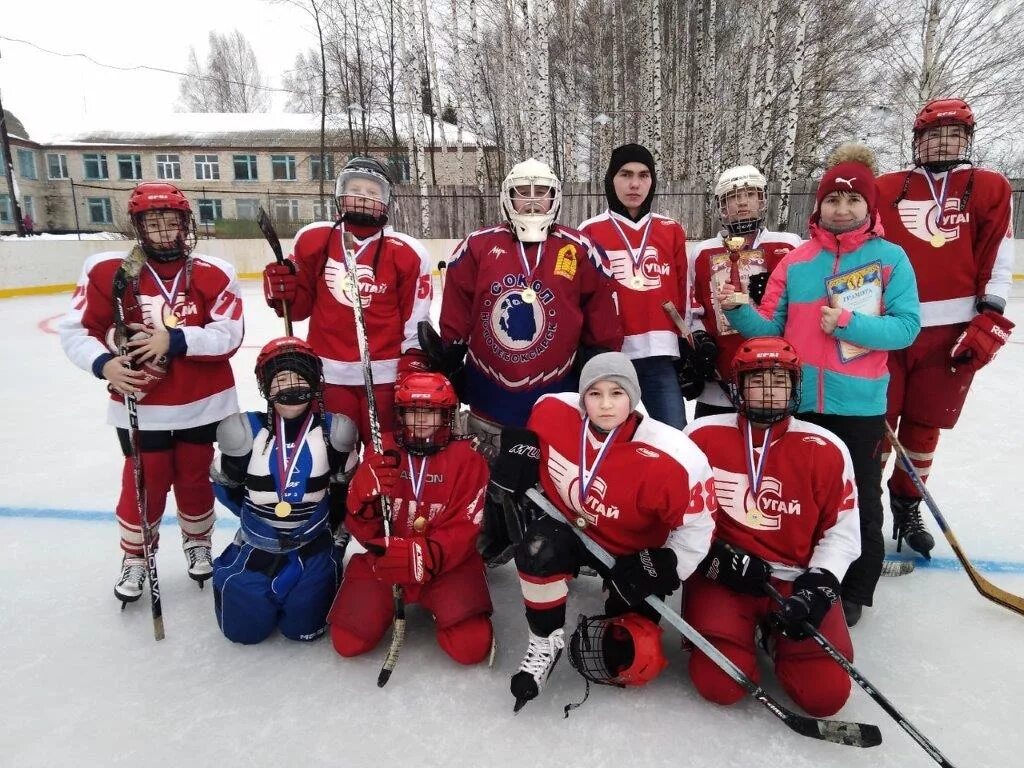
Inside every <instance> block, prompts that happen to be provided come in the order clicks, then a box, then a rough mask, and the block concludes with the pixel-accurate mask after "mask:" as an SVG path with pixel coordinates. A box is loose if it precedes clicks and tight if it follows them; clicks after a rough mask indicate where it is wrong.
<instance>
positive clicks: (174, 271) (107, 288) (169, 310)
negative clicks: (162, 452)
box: [58, 252, 245, 430]
mask: <svg viewBox="0 0 1024 768" xmlns="http://www.w3.org/2000/svg"><path fill="white" fill-rule="evenodd" d="M125 255H126V254H124V253H117V252H105V253H97V254H95V255H93V256H90V257H89V258H88V259H86V261H85V265H84V266H83V267H82V275H81V277H80V278H79V280H78V285H77V286H76V287H75V292H74V295H72V297H71V309H70V310H69V311H68V313H67V314H66V315H65V316H64V317H63V318H62V319H61V321H60V324H59V326H58V330H59V333H60V340H61V345H62V346H63V348H64V352H65V353H66V354H67V356H68V357H69V358H70V359H71V361H72V362H73V363H74V364H75V365H77V366H78V367H79V368H81V369H83V370H85V371H89V372H90V373H93V372H94V371H93V364H94V363H95V362H96V361H97V360H98V359H99V358H100V357H102V356H105V355H108V354H110V349H109V348H108V347H107V344H106V336H107V331H108V330H110V328H111V327H112V326H113V325H114V300H113V285H114V273H115V272H117V270H118V268H119V267H120V266H121V262H122V261H123V260H124V258H125ZM189 272H191V274H188V273H189ZM241 295H242V293H241V288H240V287H239V285H238V278H237V277H236V275H235V268H234V267H233V266H231V264H229V263H228V262H226V261H223V260H221V259H216V258H213V257H210V256H202V255H200V254H195V253H194V254H192V256H191V269H190V270H189V269H186V267H185V262H184V261H183V260H180V261H175V262H171V263H166V264H162V263H160V262H157V261H152V260H149V259H147V260H146V262H145V264H144V265H143V268H142V271H141V273H140V274H139V280H138V296H135V295H133V292H132V290H131V289H129V290H128V291H127V292H126V296H125V299H124V308H125V321H126V322H128V323H144V324H145V325H148V326H154V325H155V324H156V323H164V324H165V325H166V326H167V327H176V328H178V329H180V330H181V331H182V333H183V334H184V336H185V342H186V344H187V350H186V352H185V354H183V355H179V356H177V357H174V358H172V359H171V361H170V363H169V367H168V371H167V376H166V378H164V380H163V381H161V382H160V383H159V384H158V385H157V386H156V387H154V388H153V389H152V390H150V391H149V392H147V393H146V396H145V398H144V399H142V400H140V401H139V404H138V413H139V426H140V428H141V429H143V430H172V429H188V428H189V427H198V426H202V425H204V424H213V423H216V422H219V421H220V420H221V419H224V418H226V417H228V416H231V415H232V414H235V413H238V398H237V396H236V394H235V380H234V377H233V376H232V373H231V364H230V363H229V362H228V358H230V357H231V356H232V355H233V354H235V352H236V351H237V349H238V347H239V346H241V344H242V336H243V334H244V330H245V328H244V322H243V318H242V298H241ZM168 297H169V298H168ZM110 399H111V402H110V405H109V407H108V410H107V421H108V423H109V424H111V425H113V426H115V427H122V428H124V429H127V428H128V414H127V412H126V409H125V406H124V399H123V398H122V397H121V395H119V394H113V393H112V394H111V396H110Z"/></svg>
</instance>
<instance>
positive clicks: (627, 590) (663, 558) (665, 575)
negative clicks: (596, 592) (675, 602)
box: [611, 547, 680, 605]
mask: <svg viewBox="0 0 1024 768" xmlns="http://www.w3.org/2000/svg"><path fill="white" fill-rule="evenodd" d="M676 563H677V560H676V553H675V552H673V551H672V550H671V549H668V548H667V547H661V548H660V549H641V550H640V551H639V552H637V553H635V554H632V555H622V556H621V557H617V558H615V564H614V565H613V566H612V570H611V578H612V584H613V585H614V586H615V589H616V590H618V593H619V594H620V595H622V598H623V599H624V600H625V601H626V602H627V603H629V604H630V605H639V604H640V603H642V602H643V601H644V598H646V597H649V596H650V595H657V596H658V597H665V596H666V595H670V594H672V593H673V592H675V591H676V590H677V589H678V588H679V584H680V581H679V574H677V573H676Z"/></svg>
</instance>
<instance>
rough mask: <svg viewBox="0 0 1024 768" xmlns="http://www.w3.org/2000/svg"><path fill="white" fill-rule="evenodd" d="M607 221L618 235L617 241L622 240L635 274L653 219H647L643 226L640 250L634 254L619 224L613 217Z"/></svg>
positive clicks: (644, 250)
mask: <svg viewBox="0 0 1024 768" xmlns="http://www.w3.org/2000/svg"><path fill="white" fill-rule="evenodd" d="M608 218H609V220H610V221H611V223H612V226H614V227H615V231H616V232H618V233H619V239H620V240H622V244H623V245H624V246H626V252H627V253H628V254H629V259H630V261H632V262H633V274H634V275H635V274H637V271H638V270H639V269H640V260H641V259H643V257H644V253H645V252H646V251H647V240H648V239H649V238H650V236H651V224H653V223H654V219H647V224H645V225H644V234H643V237H642V238H640V249H639V250H638V251H636V252H634V251H633V246H631V245H630V244H629V240H627V239H626V233H625V232H624V231H623V230H622V227H620V226H619V222H617V221H616V220H615V216H609V217H608Z"/></svg>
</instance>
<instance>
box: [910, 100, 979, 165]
mask: <svg viewBox="0 0 1024 768" xmlns="http://www.w3.org/2000/svg"><path fill="white" fill-rule="evenodd" d="M973 141H974V112H973V110H971V108H970V106H969V105H968V104H967V102H966V101H964V100H963V99H932V100H931V101H929V102H928V103H927V104H925V105H924V106H923V107H922V108H921V111H920V112H918V113H917V119H916V120H915V121H914V141H913V153H914V165H919V166H924V167H925V168H927V169H928V170H930V171H932V172H933V173H941V172H942V171H948V170H949V169H950V168H953V167H955V166H957V165H960V164H961V163H968V162H970V160H971V145H972V144H973Z"/></svg>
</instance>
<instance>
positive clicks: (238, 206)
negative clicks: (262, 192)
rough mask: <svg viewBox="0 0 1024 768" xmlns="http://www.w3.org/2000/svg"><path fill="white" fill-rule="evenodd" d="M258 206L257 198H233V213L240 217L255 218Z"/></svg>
mask: <svg viewBox="0 0 1024 768" xmlns="http://www.w3.org/2000/svg"><path fill="white" fill-rule="evenodd" d="M259 208H260V201H259V200H249V199H243V200H235V213H236V215H237V216H238V218H240V219H250V220H252V221H255V220H256V212H257V211H258V210H259Z"/></svg>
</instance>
